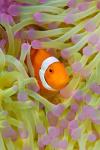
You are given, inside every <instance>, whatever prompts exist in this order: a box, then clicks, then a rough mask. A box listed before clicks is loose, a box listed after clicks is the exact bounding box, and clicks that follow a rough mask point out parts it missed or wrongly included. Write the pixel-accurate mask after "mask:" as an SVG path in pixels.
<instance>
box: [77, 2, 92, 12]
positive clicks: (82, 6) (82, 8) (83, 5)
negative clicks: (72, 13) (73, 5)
mask: <svg viewBox="0 0 100 150" xmlns="http://www.w3.org/2000/svg"><path fill="white" fill-rule="evenodd" d="M88 6H89V3H87V2H81V3H79V4H78V6H77V7H78V9H79V10H80V11H85V10H87V9H88Z"/></svg>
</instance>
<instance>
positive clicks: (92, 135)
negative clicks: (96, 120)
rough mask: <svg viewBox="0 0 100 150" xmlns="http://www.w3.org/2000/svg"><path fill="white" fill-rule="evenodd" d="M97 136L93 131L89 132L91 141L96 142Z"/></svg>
mask: <svg viewBox="0 0 100 150" xmlns="http://www.w3.org/2000/svg"><path fill="white" fill-rule="evenodd" d="M96 138H97V137H96V135H95V134H93V133H91V134H89V136H88V140H89V141H90V142H94V141H95V140H96Z"/></svg>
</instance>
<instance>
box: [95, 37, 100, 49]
mask: <svg viewBox="0 0 100 150" xmlns="http://www.w3.org/2000/svg"><path fill="white" fill-rule="evenodd" d="M95 46H96V49H97V51H99V52H100V39H99V40H98V41H97V43H96V45H95Z"/></svg>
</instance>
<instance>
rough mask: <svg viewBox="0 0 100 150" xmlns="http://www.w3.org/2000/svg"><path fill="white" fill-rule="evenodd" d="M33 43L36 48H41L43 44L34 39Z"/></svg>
mask: <svg viewBox="0 0 100 150" xmlns="http://www.w3.org/2000/svg"><path fill="white" fill-rule="evenodd" d="M31 45H32V47H33V48H36V49H39V48H41V47H42V44H41V42H40V41H39V40H33V41H32V42H31Z"/></svg>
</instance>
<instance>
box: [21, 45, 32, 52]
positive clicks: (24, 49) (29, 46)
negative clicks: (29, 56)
mask: <svg viewBox="0 0 100 150" xmlns="http://www.w3.org/2000/svg"><path fill="white" fill-rule="evenodd" d="M30 48H31V45H30V44H28V43H23V44H22V46H21V49H22V50H23V51H25V52H26V51H29V50H30Z"/></svg>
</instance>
